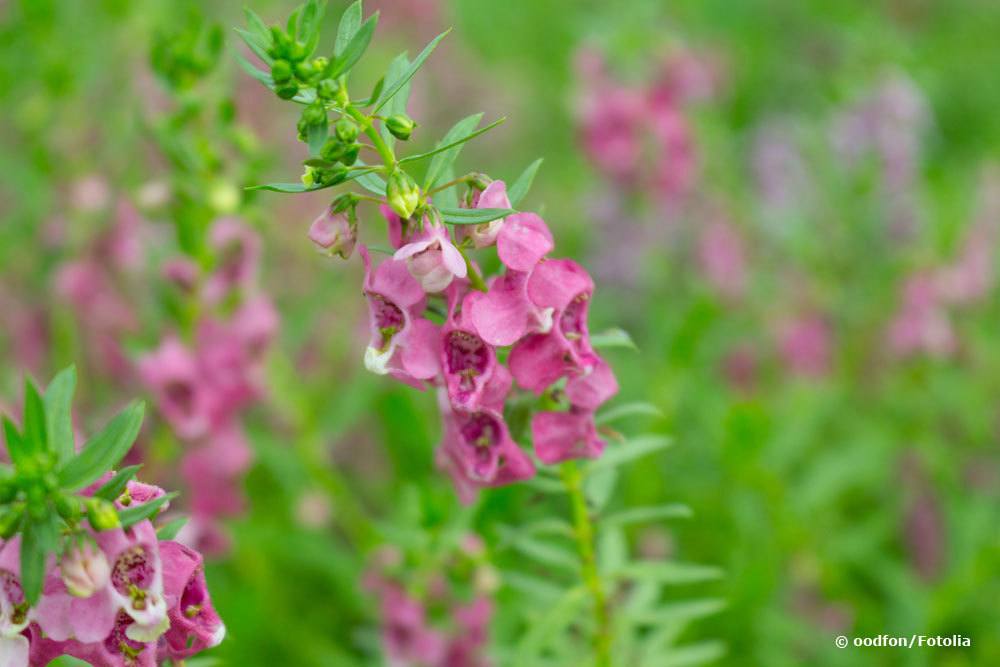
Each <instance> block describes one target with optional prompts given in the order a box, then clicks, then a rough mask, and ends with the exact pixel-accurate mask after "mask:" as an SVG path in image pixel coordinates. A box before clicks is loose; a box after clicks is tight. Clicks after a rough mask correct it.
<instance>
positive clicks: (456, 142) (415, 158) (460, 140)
mask: <svg viewBox="0 0 1000 667" xmlns="http://www.w3.org/2000/svg"><path fill="white" fill-rule="evenodd" d="M506 120H507V119H506V118H500V119H499V120H497V121H494V122H492V123H490V124H489V125H487V126H486V127H484V128H481V129H479V130H476V131H475V132H472V133H470V134H467V135H466V136H464V137H458V138H456V139H453V140H451V141H450V142H448V143H442V144H440V145H438V147H437V148H435V149H434V150H430V151H427V152H426V153H418V154H416V155H408V156H407V157H404V158H403V159H402V160H400V161H399V163H400V164H406V163H407V162H416V161H418V160H424V159H427V158H429V157H431V156H432V155H437V154H439V153H444V152H445V151H448V150H451V149H453V148H455V147H456V146H461V145H462V144H464V143H465V142H466V141H469V140H470V139H475V138H476V137H478V136H479V135H480V134H484V133H486V132H489V131H490V130H492V129H493V128H494V127H496V126H498V125H501V124H503V123H504V122H505V121H506ZM455 155H458V153H457V152H456V153H455Z"/></svg>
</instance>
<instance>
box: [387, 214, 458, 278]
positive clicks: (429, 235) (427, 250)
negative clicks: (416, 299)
mask: <svg viewBox="0 0 1000 667" xmlns="http://www.w3.org/2000/svg"><path fill="white" fill-rule="evenodd" d="M393 259H395V260H406V266H407V268H408V269H409V271H410V274H411V275H412V276H413V277H414V278H416V279H417V280H418V281H419V282H420V286H421V287H422V288H423V289H424V291H425V292H427V293H429V294H433V293H436V292H442V291H444V290H445V288H447V287H448V285H450V284H451V281H452V280H453V279H455V278H464V277H465V276H466V275H467V273H468V267H466V265H465V258H464V257H462V253H460V252H459V251H458V248H456V247H455V245H454V244H453V243H452V242H451V238H450V236H449V235H448V229H447V228H446V227H445V226H444V225H440V224H434V225H430V227H429V228H428V229H426V230H425V231H424V233H423V234H421V235H420V236H419V237H418V238H417V239H416V240H414V241H411V242H410V243H407V244H406V245H404V246H403V247H402V248H400V249H399V250H397V251H396V254H395V255H393Z"/></svg>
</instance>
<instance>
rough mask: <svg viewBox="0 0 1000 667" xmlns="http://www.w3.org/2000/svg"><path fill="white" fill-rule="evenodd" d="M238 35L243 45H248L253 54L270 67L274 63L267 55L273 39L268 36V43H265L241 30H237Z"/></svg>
mask: <svg viewBox="0 0 1000 667" xmlns="http://www.w3.org/2000/svg"><path fill="white" fill-rule="evenodd" d="M235 30H236V34H237V35H239V36H240V39H242V40H243V43H244V44H246V45H247V48H249V49H250V50H251V51H253V54H254V55H255V56H257V57H258V58H260V59H261V60H263V61H264V63H265V64H267V65H268V66H269V67H270V66H271V64H272V63H273V62H274V59H273V58H272V57H271V56H269V55H267V50H268V49H269V48H270V47H271V37H270V35H268V38H267V41H264V40H262V39H260V38H258V37H256V36H255V35H253V34H252V33H249V32H247V31H246V30H242V29H240V28H235Z"/></svg>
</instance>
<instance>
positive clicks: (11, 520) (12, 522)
mask: <svg viewBox="0 0 1000 667" xmlns="http://www.w3.org/2000/svg"><path fill="white" fill-rule="evenodd" d="M23 518H24V503H15V504H14V505H11V506H9V507H5V508H3V509H2V510H0V538H3V539H5V540H6V539H10V537H11V536H13V535H14V533H16V532H17V529H18V528H20V527H21V519H23Z"/></svg>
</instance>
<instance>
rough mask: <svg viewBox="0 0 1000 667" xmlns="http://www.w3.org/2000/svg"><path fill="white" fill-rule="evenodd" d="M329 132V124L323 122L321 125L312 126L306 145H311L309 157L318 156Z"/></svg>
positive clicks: (307, 135)
mask: <svg viewBox="0 0 1000 667" xmlns="http://www.w3.org/2000/svg"><path fill="white" fill-rule="evenodd" d="M328 132H329V123H327V122H323V123H322V124H320V125H310V126H309V129H308V130H307V134H306V143H307V144H308V145H309V155H312V156H314V157H315V156H317V155H319V152H320V150H322V148H323V144H324V143H326V135H327V133H328Z"/></svg>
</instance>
